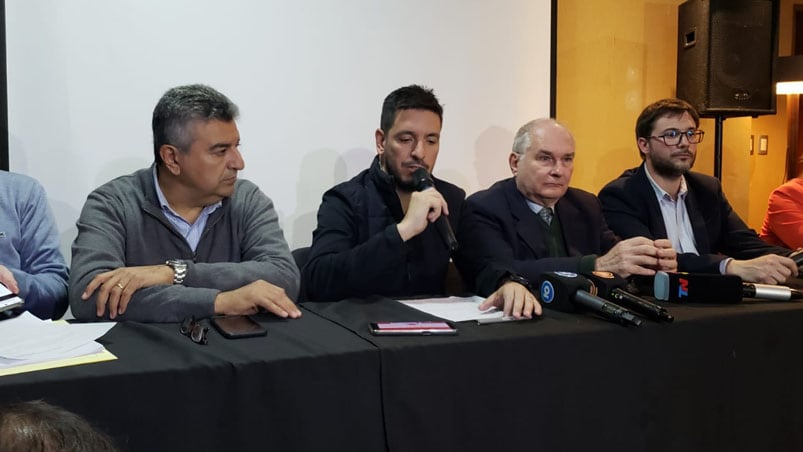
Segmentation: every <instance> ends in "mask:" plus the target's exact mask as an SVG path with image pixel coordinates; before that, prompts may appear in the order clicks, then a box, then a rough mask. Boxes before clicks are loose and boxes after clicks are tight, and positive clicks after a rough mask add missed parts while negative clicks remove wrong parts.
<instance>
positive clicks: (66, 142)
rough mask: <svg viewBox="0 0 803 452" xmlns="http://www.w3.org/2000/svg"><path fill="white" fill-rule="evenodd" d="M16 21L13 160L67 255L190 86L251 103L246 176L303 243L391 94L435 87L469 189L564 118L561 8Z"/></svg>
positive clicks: (445, 7)
mask: <svg viewBox="0 0 803 452" xmlns="http://www.w3.org/2000/svg"><path fill="white" fill-rule="evenodd" d="M6 26H7V30H6V35H7V52H8V59H7V61H8V104H9V142H10V152H9V154H10V155H9V160H10V165H9V166H10V169H11V171H14V172H20V173H25V174H29V175H31V176H33V177H35V178H37V179H39V180H40V181H41V182H42V183H43V184H44V186H45V189H46V190H47V192H48V194H49V196H50V199H51V206H52V207H53V210H54V212H55V214H56V217H57V221H58V227H59V230H60V231H61V235H62V246H63V249H64V251H65V256H67V258H68V259H69V245H70V243H71V242H72V240H73V239H74V237H75V234H76V229H75V220H76V219H77V218H78V215H79V213H80V210H81V207H82V206H83V203H84V200H85V199H86V195H87V194H88V193H89V192H90V191H91V190H92V189H94V188H95V187H97V186H98V185H100V184H102V183H104V182H106V181H108V180H109V179H111V178H113V177H116V176H118V175H121V174H127V173H130V172H132V171H134V170H136V169H139V168H142V167H146V166H148V165H150V163H151V162H152V159H153V157H152V156H153V151H152V144H151V143H152V141H151V140H152V138H151V129H150V120H151V113H152V111H153V107H154V105H155V104H156V101H157V100H158V99H159V97H160V96H161V95H162V93H164V91H165V90H167V89H168V88H170V87H173V86H176V85H181V84H187V83H205V84H208V85H211V86H212V87H214V88H216V89H218V90H220V91H221V92H223V93H224V94H226V95H227V96H228V97H229V98H231V99H232V100H233V101H234V102H235V103H237V104H238V105H239V107H240V114H241V117H240V120H239V121H238V125H239V128H240V134H241V136H242V151H243V156H244V158H245V162H246V168H245V170H244V171H243V172H242V177H244V178H247V179H250V180H252V181H254V182H256V183H257V184H258V185H259V186H260V187H261V188H262V190H263V191H265V192H266V193H267V194H268V196H270V197H271V198H273V200H274V202H275V204H276V206H277V209H278V212H279V217H280V220H281V223H282V227H283V228H284V231H285V235H286V238H287V240H288V243H289V244H290V246H291V248H295V247H298V246H305V245H308V244H309V243H310V242H311V239H312V236H311V233H312V230H313V229H314V228H315V223H316V220H315V215H316V212H317V209H318V204H319V203H320V199H321V195H322V194H323V192H324V191H325V190H326V189H327V188H329V187H331V186H332V185H334V184H335V183H337V182H341V181H343V180H346V179H348V178H350V177H352V176H353V175H355V174H356V173H358V172H359V171H360V170H362V169H363V168H365V167H367V166H368V164H369V163H370V161H371V158H372V157H373V155H374V154H375V148H374V141H373V136H374V130H375V129H376V128H377V127H378V125H379V113H380V109H381V104H382V100H383V99H384V97H385V96H386V95H387V94H388V93H389V92H390V91H392V90H394V89H396V88H398V87H400V86H403V85H407V84H411V83H420V84H424V85H427V86H429V87H431V88H433V89H434V90H435V93H436V94H437V95H438V97H439V98H440V100H441V102H442V103H443V104H444V110H445V111H444V126H443V132H442V141H441V152H440V155H439V158H438V163H437V166H436V168H435V170H434V173H435V174H436V175H437V176H438V177H440V178H443V179H446V180H449V181H451V182H453V183H456V184H458V185H460V186H462V187H463V188H465V189H466V191H467V192H469V193H472V192H474V191H477V190H479V189H482V188H485V187H487V186H488V185H489V184H490V183H492V182H493V181H495V180H497V179H500V178H503V177H507V176H508V175H509V171H508V169H507V163H506V162H507V153H508V152H509V149H510V143H511V141H512V137H513V134H514V133H515V131H516V130H517V129H518V127H519V126H520V125H521V124H523V123H524V122H526V121H528V120H530V119H532V118H535V117H539V116H547V115H548V114H549V92H550V86H549V56H550V53H549V52H550V29H549V27H550V0H494V1H486V0H463V1H461V0H405V1H390V0H331V1H326V0H284V1H279V0H227V1H213V0H159V1H156V0H114V1H104V0H69V1H61V0H7V1H6Z"/></svg>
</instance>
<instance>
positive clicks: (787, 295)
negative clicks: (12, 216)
mask: <svg viewBox="0 0 803 452" xmlns="http://www.w3.org/2000/svg"><path fill="white" fill-rule="evenodd" d="M742 295H743V296H744V297H745V298H762V299H765V300H780V301H789V300H803V291H800V290H798V289H793V288H791V287H787V286H776V285H773V284H758V283H743V284H742Z"/></svg>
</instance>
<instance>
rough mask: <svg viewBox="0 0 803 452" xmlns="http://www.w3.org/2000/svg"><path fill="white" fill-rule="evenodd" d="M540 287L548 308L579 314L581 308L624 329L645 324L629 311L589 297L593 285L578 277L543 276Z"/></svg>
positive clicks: (542, 301)
mask: <svg viewBox="0 0 803 452" xmlns="http://www.w3.org/2000/svg"><path fill="white" fill-rule="evenodd" d="M538 286H539V287H540V299H541V303H542V305H543V306H544V307H546V308H550V309H555V310H558V311H563V312H577V310H578V309H577V307H578V306H579V307H582V308H584V309H587V310H589V311H592V312H594V313H596V314H599V315H600V316H602V317H604V318H606V319H608V320H613V321H614V322H618V323H621V324H622V325H634V326H639V325H641V324H642V321H641V319H640V318H638V317H637V316H636V315H634V314H633V313H632V312H630V311H628V310H627V309H625V308H623V307H621V306H619V305H617V304H615V303H611V302H610V301H606V300H603V299H602V298H600V297H598V296H596V295H592V294H591V293H589V289H591V288H592V287H593V284H592V283H591V281H589V280H588V279H586V278H584V277H582V276H580V275H578V274H577V273H570V272H547V273H542V274H541V276H540V277H539V282H538Z"/></svg>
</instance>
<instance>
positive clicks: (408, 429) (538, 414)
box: [0, 298, 803, 452]
mask: <svg viewBox="0 0 803 452" xmlns="http://www.w3.org/2000/svg"><path fill="white" fill-rule="evenodd" d="M304 308H305V312H304V317H303V318H302V319H299V320H294V321H282V320H278V319H272V318H270V317H265V318H261V319H260V322H261V323H263V324H264V325H265V326H266V328H267V329H268V331H269V332H268V336H267V337H262V338H250V339H240V340H227V339H224V338H223V337H221V336H220V335H219V334H217V332H215V331H214V330H213V329H212V330H210V338H209V339H210V343H209V345H207V346H200V345H196V344H194V343H192V342H191V341H190V340H189V339H188V338H186V337H184V336H182V335H180V334H179V333H178V325H175V324H161V325H160V324H152V325H145V324H137V323H122V324H120V325H117V326H116V327H115V328H114V329H113V330H112V331H110V332H109V333H108V334H107V335H106V336H104V338H103V339H102V340H101V342H103V343H104V345H106V346H107V347H108V349H109V350H110V351H112V352H113V353H115V354H116V355H117V356H118V357H119V358H120V359H118V360H116V361H111V362H105V363H97V364H90V365H84V366H76V367H69V368H62V369H53V370H48V371H41V372H33V373H27V374H20V375H14V376H8V377H1V378H0V403H8V402H11V401H16V400H29V399H35V398H43V399H45V400H47V401H49V402H52V403H55V404H58V405H61V406H63V407H65V408H67V409H69V410H72V411H75V412H77V413H79V414H81V415H83V416H85V417H87V418H88V419H89V420H90V421H92V422H93V423H95V424H96V425H98V426H99V427H100V428H102V429H103V430H105V431H107V432H109V433H110V434H111V435H112V436H113V437H114V438H115V440H116V441H117V442H118V444H119V445H120V446H121V448H122V449H123V450H131V451H141V450H177V451H178V450H181V451H183V450H187V451H204V450H232V451H235V450H237V451H239V450H277V451H372V452H373V451H383V450H390V451H391V452H406V451H416V452H418V451H424V452H426V451H439V452H444V451H488V450H492V451H524V450H528V451H529V450H544V451H563V450H617V451H646V450H649V451H698V450H699V451H759V450H760V451H793V450H803V429H801V428H800V426H803V415H802V414H801V413H802V412H803V409H801V407H803V395H801V390H800V389H798V385H799V382H800V381H801V378H802V377H803V364H801V362H800V360H799V359H798V357H797V355H798V348H799V345H800V344H803V328H801V324H803V304H801V303H766V302H753V303H743V304H739V305H727V306H673V307H672V308H671V311H672V314H673V315H674V316H675V319H676V320H675V322H674V323H671V324H659V323H654V322H645V324H644V325H643V326H642V327H640V328H625V327H622V326H619V325H615V324H612V323H608V322H606V321H604V320H601V319H598V318H595V317H592V316H589V315H576V314H566V313H559V312H552V311H547V312H546V314H545V315H544V317H543V318H541V319H538V320H533V321H527V322H516V323H506V324H492V325H482V326H480V325H476V324H474V323H471V322H468V323H459V324H458V326H459V329H460V331H459V334H458V335H457V336H442V337H437V336H429V337H374V336H372V335H371V334H370V333H369V330H368V323H370V322H372V321H383V320H385V321H404V320H426V319H430V318H432V317H431V316H429V315H427V314H424V313H421V312H419V311H416V310H413V309H411V308H408V307H406V306H404V305H402V304H399V303H397V302H394V301H391V300H387V299H381V298H376V299H369V300H345V301H342V302H339V303H325V304H313V303H307V304H305V305H304Z"/></svg>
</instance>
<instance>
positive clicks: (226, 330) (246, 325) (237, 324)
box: [212, 315, 268, 339]
mask: <svg viewBox="0 0 803 452" xmlns="http://www.w3.org/2000/svg"><path fill="white" fill-rule="evenodd" d="M212 325H214V327H215V329H217V330H218V331H219V332H220V334H222V335H223V336H224V337H227V338H229V339H239V338H243V337H255V336H264V335H266V334H268V330H266V329H265V327H263V326H262V325H260V324H259V322H257V321H256V320H254V319H252V318H251V317H249V316H247V315H227V316H222V317H212Z"/></svg>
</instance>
